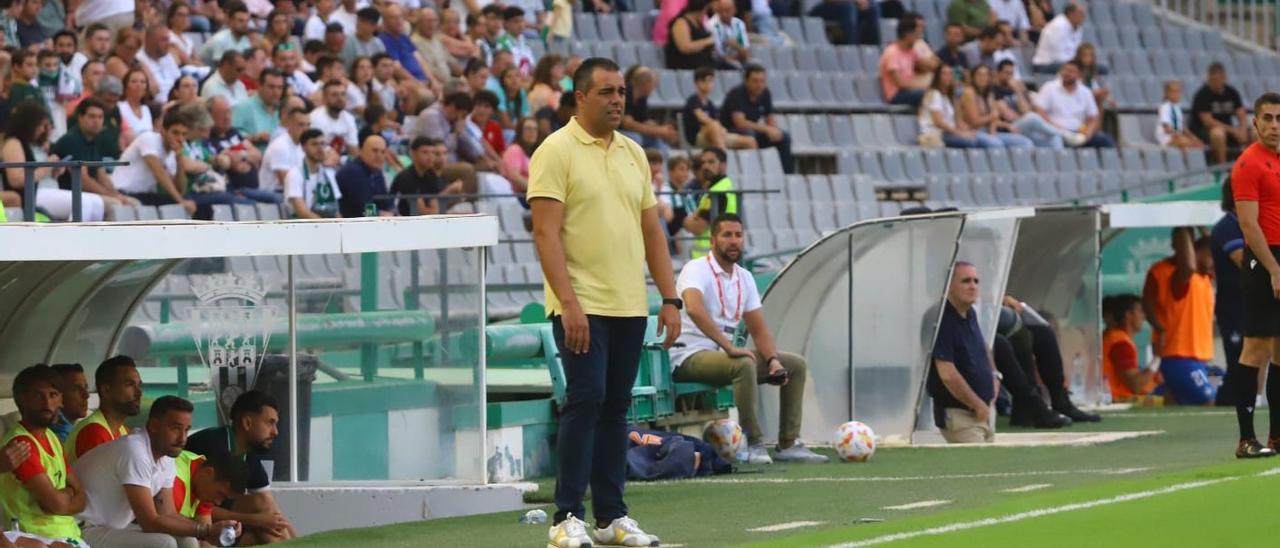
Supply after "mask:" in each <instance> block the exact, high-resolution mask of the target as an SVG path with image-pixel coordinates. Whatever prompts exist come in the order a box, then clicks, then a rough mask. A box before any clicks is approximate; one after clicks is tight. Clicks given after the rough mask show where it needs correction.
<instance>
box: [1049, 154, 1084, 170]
mask: <svg viewBox="0 0 1280 548" xmlns="http://www.w3.org/2000/svg"><path fill="white" fill-rule="evenodd" d="M1054 155H1055V156H1057V164H1058V171H1060V172H1063V173H1075V172H1077V171H1080V166H1078V165H1076V151H1075V150H1072V149H1061V150H1055V151H1054Z"/></svg>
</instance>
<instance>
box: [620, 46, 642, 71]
mask: <svg viewBox="0 0 1280 548" xmlns="http://www.w3.org/2000/svg"><path fill="white" fill-rule="evenodd" d="M612 47H613V60H614V61H616V62H617V63H618V65H619V66H623V67H632V66H635V65H639V64H640V55H639V53H637V52H636V49H637V44H632V43H631V42H617V43H614V44H612ZM640 47H644V46H640Z"/></svg>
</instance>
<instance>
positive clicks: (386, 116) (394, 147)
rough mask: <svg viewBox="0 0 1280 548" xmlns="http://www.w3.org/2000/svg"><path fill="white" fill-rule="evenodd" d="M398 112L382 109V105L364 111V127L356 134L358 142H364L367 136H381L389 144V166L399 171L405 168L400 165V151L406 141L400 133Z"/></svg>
mask: <svg viewBox="0 0 1280 548" xmlns="http://www.w3.org/2000/svg"><path fill="white" fill-rule="evenodd" d="M396 114H397V113H396V112H395V111H391V110H387V109H385V108H382V106H380V105H373V106H371V107H369V108H367V109H365V110H364V127H362V128H360V131H358V132H356V135H357V138H358V140H357V141H355V142H357V143H358V142H360V141H363V140H364V138H365V136H366V135H381V136H382V140H384V141H386V142H387V165H389V166H393V168H392V169H393V170H399V169H401V168H402V167H403V166H401V165H400V158H399V154H398V152H397V151H398V150H399V149H400V145H401V143H402V142H403V141H404V135H402V134H401V132H400V123H399V122H397V121H396Z"/></svg>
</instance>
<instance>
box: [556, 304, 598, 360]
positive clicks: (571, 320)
mask: <svg viewBox="0 0 1280 548" xmlns="http://www.w3.org/2000/svg"><path fill="white" fill-rule="evenodd" d="M560 325H562V326H563V327H564V345H565V346H566V347H568V348H569V351H570V352H573V353H574V354H586V353H587V349H589V348H590V347H591V326H590V324H588V323H587V314H586V313H585V312H583V311H582V306H581V305H579V304H578V303H576V302H575V303H569V304H566V305H564V310H563V311H562V313H561V315H560Z"/></svg>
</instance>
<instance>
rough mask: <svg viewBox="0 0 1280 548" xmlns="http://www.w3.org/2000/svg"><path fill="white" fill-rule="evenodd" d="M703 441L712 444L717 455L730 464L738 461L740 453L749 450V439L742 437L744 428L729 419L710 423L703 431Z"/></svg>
mask: <svg viewBox="0 0 1280 548" xmlns="http://www.w3.org/2000/svg"><path fill="white" fill-rule="evenodd" d="M702 440H703V441H705V442H707V443H709V444H711V447H714V448H715V450H716V453H718V454H719V455H720V456H721V457H723V458H724V460H727V461H730V462H733V461H735V460H738V453H743V452H745V451H746V450H747V438H746V437H745V436H743V435H742V427H741V426H738V423H736V422H733V421H731V420H729V419H720V420H717V421H712V422H710V423H708V424H707V427H706V428H704V429H703V430H702Z"/></svg>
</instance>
